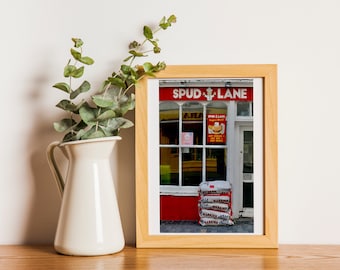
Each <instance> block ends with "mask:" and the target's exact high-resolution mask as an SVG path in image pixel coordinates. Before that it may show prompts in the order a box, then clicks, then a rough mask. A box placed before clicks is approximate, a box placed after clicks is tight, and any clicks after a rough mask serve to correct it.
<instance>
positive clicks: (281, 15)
mask: <svg viewBox="0 0 340 270" xmlns="http://www.w3.org/2000/svg"><path fill="white" fill-rule="evenodd" d="M339 11H340V2H339V1H338V0H323V1H319V0H312V1H311V0H300V1H296V0H284V1H283V0H282V1H278V0H274V1H273V0H257V1H253V0H241V1H231V0H213V1H207V0H186V1H183V0H171V1H170V0H169V1H165V0H163V1H160V0H145V1H114V0H98V1H88V0H85V1H84V0H73V1H69V0H58V1H52V0H28V1H27V0H2V1H1V2H0V29H1V32H0V38H1V41H0V74H1V75H0V82H1V83H0V85H1V102H0V104H1V105H0V110H1V114H0V115H1V122H0V123H1V145H0V151H1V162H0V244H23V243H31V244H32V243H47V244H48V243H52V242H53V239H54V234H55V230H56V224H57V219H58V212H59V207H60V197H59V194H58V191H57V188H56V185H55V183H54V182H53V179H52V175H51V173H50V171H49V168H48V165H47V161H46V157H45V149H46V147H47V145H48V144H49V143H50V142H52V141H54V140H59V139H60V136H59V134H56V132H54V130H53V128H52V122H53V121H56V120H57V119H59V117H60V116H61V111H59V110H58V109H57V108H55V107H54V105H55V104H56V103H57V101H59V99H61V98H62V97H63V93H62V92H61V91H58V90H56V89H54V88H52V87H51V86H52V85H53V84H54V83H56V82H58V81H62V80H63V76H62V72H63V67H64V65H65V64H66V62H67V60H68V57H69V48H70V47H71V46H72V42H71V37H80V38H82V39H83V40H84V42H85V48H84V49H85V54H88V55H90V56H92V57H93V58H94V59H95V61H96V63H95V66H92V67H91V68H89V69H87V71H86V78H87V79H88V80H89V81H90V82H91V83H92V85H93V88H96V87H98V86H99V84H100V83H101V81H102V80H104V79H105V78H106V76H107V75H109V74H110V73H111V72H112V71H113V70H115V67H117V65H118V64H119V63H120V61H121V60H122V59H123V58H124V57H126V55H127V54H126V47H127V45H128V43H129V42H130V41H132V40H134V39H137V38H141V34H140V33H141V28H142V26H143V25H144V24H151V25H153V24H154V23H157V22H158V21H159V20H160V18H161V17H162V16H163V15H166V16H168V15H170V14H173V13H174V14H176V15H177V17H178V23H177V24H175V25H174V26H173V27H172V28H170V29H169V30H167V31H166V32H162V33H160V35H159V38H160V44H161V47H162V49H163V53H162V54H161V55H160V57H159V60H164V61H166V62H167V64H168V65H180V64H183V65H184V64H185V65H194V64H277V65H278V98H279V100H278V114H279V119H278V126H279V137H278V141H279V242H280V243H281V244H284V243H292V244H340V233H339V228H340V211H339V210H338V209H339V206H340V202H339V195H338V194H339V190H340V176H339V164H338V163H339V160H340V158H339V153H340V145H339V134H338V131H339V127H338V126H339V105H338V104H339V99H340V91H339V83H338V79H339V77H340V65H339V60H340V38H339V35H340V32H339V25H340V16H339ZM155 60H158V58H155ZM130 116H131V117H132V118H133V114H130ZM121 135H122V136H123V140H122V141H121V142H120V143H119V145H118V147H117V149H116V152H115V153H114V157H115V158H117V159H116V161H113V162H112V163H113V168H114V170H115V178H116V186H117V190H118V198H119V204H120V210H121V214H122V222H123V226H124V231H125V236H126V241H127V242H128V243H134V241H135V207H134V204H135V200H134V192H135V189H134V129H129V130H126V131H124V132H123V133H122V134H121Z"/></svg>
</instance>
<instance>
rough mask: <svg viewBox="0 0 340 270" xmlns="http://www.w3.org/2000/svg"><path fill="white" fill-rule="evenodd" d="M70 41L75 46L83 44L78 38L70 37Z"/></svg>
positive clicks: (78, 46)
mask: <svg viewBox="0 0 340 270" xmlns="http://www.w3.org/2000/svg"><path fill="white" fill-rule="evenodd" d="M72 41H73V42H74V47H76V48H80V47H81V46H83V44H84V42H83V41H82V40H81V39H80V38H72Z"/></svg>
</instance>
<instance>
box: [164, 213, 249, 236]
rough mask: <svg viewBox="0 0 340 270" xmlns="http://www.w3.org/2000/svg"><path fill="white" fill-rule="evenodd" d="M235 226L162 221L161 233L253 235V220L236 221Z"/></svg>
mask: <svg viewBox="0 0 340 270" xmlns="http://www.w3.org/2000/svg"><path fill="white" fill-rule="evenodd" d="M234 223H235V224H234V225H223V226H201V225H200V224H199V223H198V221H185V220H181V221H161V224H160V232H161V233H253V232H254V220H253V218H245V217H241V218H237V219H234Z"/></svg>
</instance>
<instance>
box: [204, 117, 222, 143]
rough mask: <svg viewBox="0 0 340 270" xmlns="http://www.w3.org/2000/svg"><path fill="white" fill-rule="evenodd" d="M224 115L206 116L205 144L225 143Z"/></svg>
mask: <svg viewBox="0 0 340 270" xmlns="http://www.w3.org/2000/svg"><path fill="white" fill-rule="evenodd" d="M226 124H227V121H226V115H225V114H208V115H207V129H208V131H207V143H212V144H213V143H217V144H222V143H226Z"/></svg>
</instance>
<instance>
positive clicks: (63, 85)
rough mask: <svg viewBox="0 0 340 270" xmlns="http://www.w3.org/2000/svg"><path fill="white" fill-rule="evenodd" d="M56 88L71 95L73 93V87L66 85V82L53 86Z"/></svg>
mask: <svg viewBox="0 0 340 270" xmlns="http://www.w3.org/2000/svg"><path fill="white" fill-rule="evenodd" d="M53 87H54V88H57V89H60V90H62V91H64V92H66V93H70V92H71V87H70V85H69V84H68V83H64V82H60V83H56V84H55V85H53Z"/></svg>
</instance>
